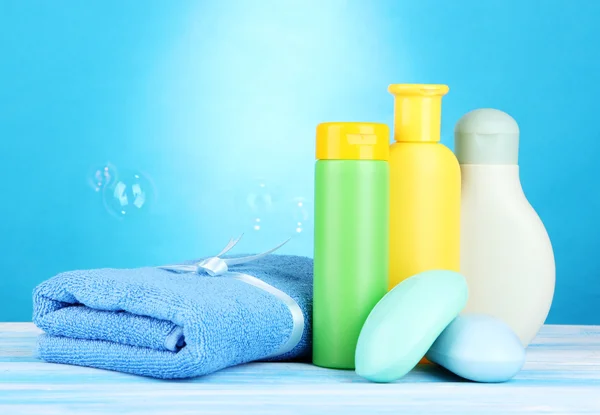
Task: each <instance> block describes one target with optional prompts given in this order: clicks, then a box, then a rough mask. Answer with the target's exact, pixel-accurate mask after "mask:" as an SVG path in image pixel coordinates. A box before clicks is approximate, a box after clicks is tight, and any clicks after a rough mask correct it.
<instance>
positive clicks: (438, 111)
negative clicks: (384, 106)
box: [388, 84, 449, 142]
mask: <svg viewBox="0 0 600 415" xmlns="http://www.w3.org/2000/svg"><path fill="white" fill-rule="evenodd" d="M448 90H449V88H448V86H447V85H429V84H394V85H390V86H389V87H388V91H389V92H390V93H391V94H393V95H394V140H396V141H426V142H437V141H440V126H441V120H442V97H443V96H444V95H446V94H447V93H448Z"/></svg>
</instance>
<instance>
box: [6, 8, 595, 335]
mask: <svg viewBox="0 0 600 415" xmlns="http://www.w3.org/2000/svg"><path fill="white" fill-rule="evenodd" d="M599 17H600V2H597V1H594V0H588V1H585V0H580V1H577V2H573V1H571V0H561V1H558V0H554V1H553V0H545V1H533V0H528V1H523V0H502V1H500V0H499V1H492V0H472V1H467V0H460V1H458V0H457V1H453V2H443V1H441V0H439V1H435V0H429V1H424V0H421V1H413V0H411V1H392V0H390V1H339V0H332V1H329V0H328V1H324V0H320V1H307V0H302V1H300V0H298V1H266V0H260V1H259V0H256V1H231V0H223V1H213V2H199V1H187V2H186V1H174V2H170V1H149V0H145V1H116V0H112V1H108V0H106V1H102V2H80V1H59V0H55V1H52V2H48V1H26V0H0V195H1V203H0V272H1V274H0V321H1V320H5V321H25V320H30V318H31V291H32V289H33V287H34V286H35V285H36V284H37V283H39V282H41V281H42V280H44V279H46V278H49V277H51V276H52V275H54V274H56V273H58V272H60V271H64V270H69V269H77V268H95V267H105V266H111V267H132V266H140V265H160V264H165V263H171V262H174V261H178V260H182V259H188V258H193V257H198V256H202V255H208V254H215V253H217V252H218V251H219V250H220V249H221V247H222V246H223V245H224V244H225V243H226V242H227V240H228V238H229V237H230V236H235V235H237V234H239V233H241V232H242V231H245V232H246V234H245V237H244V240H243V242H242V243H241V246H240V248H239V251H238V252H243V251H256V250H260V249H266V248H269V247H271V246H273V245H275V244H277V243H278V242H280V241H281V240H282V239H283V238H285V237H287V236H289V235H292V234H293V235H295V236H294V238H293V240H292V241H291V242H290V243H289V244H288V245H287V246H286V247H285V248H284V249H283V250H282V252H293V253H298V254H307V255H310V254H311V252H312V221H311V219H312V218H311V216H312V212H311V211H310V209H311V202H312V189H313V188H312V180H313V163H314V128H315V125H316V124H317V123H319V122H323V121H331V120H364V121H378V122H386V123H388V124H391V121H392V97H391V96H390V95H389V94H388V93H387V91H386V89H387V85H388V84H390V83H402V82H424V83H429V82H431V83H447V84H448V85H449V86H450V88H451V90H450V93H449V95H447V97H445V98H444V107H443V126H442V136H443V140H442V141H443V143H445V144H446V145H448V146H450V147H452V129H453V125H454V123H455V122H456V121H457V120H458V118H459V117H460V116H461V115H463V114H464V113H465V112H467V111H469V110H472V109H475V108H479V107H495V108H499V109H502V110H504V111H507V112H509V113H510V114H512V115H513V116H514V117H515V118H516V119H517V121H518V122H519V124H520V127H521V139H522V141H521V153H520V164H521V168H522V170H521V172H522V173H521V174H522V177H521V178H522V183H523V187H524V190H525V192H526V194H527V196H528V198H529V200H530V202H531V203H532V205H533V206H534V207H535V208H536V210H537V211H538V213H539V214H540V216H541V218H542V220H543V221H544V222H545V224H546V226H547V228H548V231H549V233H550V236H551V239H552V241H553V245H554V249H555V255H556V262H557V286H556V295H555V300H554V304H553V307H552V310H551V312H550V316H549V319H548V321H549V322H551V323H582V324H584V323H585V324H591V323H596V324H600V306H599V305H598V304H600V258H599V255H598V247H599V246H600V234H599V230H600V215H599V214H598V212H599V207H600V192H599V191H598V185H597V184H598V180H597V179H598V175H599V173H600V163H598V151H600V133H598V129H597V128H596V125H597V122H596V120H597V117H598V105H597V102H598V95H599V94H600V57H599V54H598V44H600V25H598V21H599ZM106 163H111V164H106ZM105 165H106V166H110V167H109V168H110V171H111V172H113V170H114V169H115V170H116V171H118V173H119V178H121V177H123V180H124V182H125V183H126V184H131V183H130V182H128V180H133V179H132V177H134V176H132V175H133V174H137V175H138V176H140V177H141V179H140V180H142V184H143V187H144V190H145V191H146V195H147V196H148V198H147V201H146V203H145V204H144V205H143V206H142V208H140V209H130V210H128V211H127V214H125V215H119V213H120V212H118V211H117V212H115V211H114V209H112V208H111V206H112V204H111V203H112V202H114V200H113V201H111V200H110V198H111V194H112V193H110V192H107V191H106V189H108V187H107V188H106V189H104V188H102V189H99V191H96V189H94V188H93V186H91V185H90V181H92V182H94V181H95V179H94V172H95V171H96V169H98V168H99V169H102V167H103V166H105ZM132 172H133V173H132ZM261 185H262V186H261ZM150 196H153V197H152V198H151V197H150ZM299 198H300V199H299ZM298 201H301V202H302V203H301V204H302V206H301V207H299V206H298ZM111 213H116V214H114V215H113V214H111ZM118 216H120V219H119V218H118ZM256 218H260V219H261V222H260V229H259V230H257V231H256V230H254V226H256V222H255V220H256ZM298 222H301V223H302V225H301V229H300V230H301V232H297V227H298V225H297V223H298ZM532 294H533V293H532Z"/></svg>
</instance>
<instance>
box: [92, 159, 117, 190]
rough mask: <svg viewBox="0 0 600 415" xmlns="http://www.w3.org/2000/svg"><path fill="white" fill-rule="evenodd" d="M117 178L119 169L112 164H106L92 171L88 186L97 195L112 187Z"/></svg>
mask: <svg viewBox="0 0 600 415" xmlns="http://www.w3.org/2000/svg"><path fill="white" fill-rule="evenodd" d="M116 178H117V168H116V167H115V166H113V165H112V164H111V163H104V164H102V165H100V166H96V167H94V168H92V169H91V170H90V173H89V174H88V184H89V185H90V187H91V188H92V189H93V190H94V191H95V192H97V193H100V191H102V189H104V188H106V187H108V186H110V185H111V184H112V183H113V182H114V181H115V180H116Z"/></svg>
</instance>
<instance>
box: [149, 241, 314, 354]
mask: <svg viewBox="0 0 600 415" xmlns="http://www.w3.org/2000/svg"><path fill="white" fill-rule="evenodd" d="M242 236H243V234H242V235H240V236H239V237H238V238H237V239H235V240H234V239H233V238H232V239H230V240H229V243H228V244H227V246H225V248H223V250H222V251H221V252H219V253H218V254H217V255H216V256H214V257H212V258H207V259H204V260H202V261H200V262H198V263H196V264H190V265H165V266H162V267H159V268H161V269H164V270H167V271H172V272H177V273H196V274H202V273H203V272H206V273H207V274H208V275H210V276H211V277H216V276H227V277H231V278H234V279H237V280H240V281H243V282H245V283H247V284H250V285H253V286H255V287H257V288H260V289H262V290H264V291H266V292H268V293H269V294H272V295H274V296H275V297H277V298H278V299H279V300H281V301H282V302H283V303H284V304H285V305H286V306H287V307H288V309H289V310H290V314H291V315H292V332H291V333H290V336H289V338H288V340H287V341H286V342H285V343H284V344H282V345H281V346H280V347H279V349H277V350H276V351H275V352H274V353H272V354H270V355H269V356H266V357H267V358H269V357H275V356H281V355H282V354H285V353H287V352H289V351H290V350H292V349H293V348H294V347H296V346H297V345H298V343H300V339H302V334H303V333H304V314H302V309H301V308H300V306H299V305H298V303H296V301H294V299H293V298H292V297H290V296H289V295H287V294H286V293H284V292H283V291H281V290H279V289H277V288H275V287H273V286H272V285H270V284H267V283H266V282H264V281H263V280H260V279H258V278H256V277H253V276H252V275H248V274H244V273H241V272H233V271H230V270H229V267H231V266H235V265H241V264H246V263H248V262H251V261H256V260H257V259H261V258H264V257H265V256H267V255H269V254H271V253H273V252H275V251H276V250H278V249H279V248H281V247H282V246H283V245H285V244H286V243H287V242H288V241H289V239H288V240H286V241H284V242H282V243H281V244H279V245H277V246H276V247H275V248H272V249H269V250H268V251H266V252H263V253H262V254H257V255H250V256H246V257H242V258H220V256H221V255H225V254H226V253H227V252H229V251H230V250H231V249H232V248H233V247H234V246H235V245H237V243H238V242H239V241H240V239H242Z"/></svg>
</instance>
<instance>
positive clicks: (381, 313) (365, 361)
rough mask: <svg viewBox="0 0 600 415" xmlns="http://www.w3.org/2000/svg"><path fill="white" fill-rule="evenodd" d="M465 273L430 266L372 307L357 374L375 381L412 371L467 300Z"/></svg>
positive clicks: (359, 348)
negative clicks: (427, 269)
mask: <svg viewBox="0 0 600 415" xmlns="http://www.w3.org/2000/svg"><path fill="white" fill-rule="evenodd" d="M467 292H468V290H467V283H466V282H465V278H464V277H463V276H462V275H460V274H458V273H456V272H452V271H427V272H423V273H421V274H417V275H415V276H413V277H410V278H408V279H406V280H404V281H402V282H401V283H400V284H398V285H396V286H395V287H394V288H393V289H392V290H391V291H390V292H388V293H387V294H386V295H385V296H384V297H383V298H382V299H381V300H380V301H379V302H378V303H377V305H376V306H375V308H373V310H372V311H371V313H370V314H369V317H368V318H367V320H366V321H365V324H364V325H363V327H362V330H361V332H360V336H359V338H358V344H357V345H356V356H355V357H356V359H355V360H356V373H357V374H358V375H360V376H362V377H364V378H366V379H368V380H370V381H373V382H392V381H394V380H397V379H400V378H401V377H402V376H404V375H405V374H407V373H408V372H409V371H410V370H411V369H412V368H413V367H415V365H416V364H417V363H419V360H421V358H422V357H423V356H424V355H425V353H426V352H427V350H428V349H429V348H430V347H431V345H432V343H433V342H434V341H435V339H436V338H437V337H438V336H439V335H440V333H441V332H442V331H443V330H444V328H446V326H447V325H448V324H450V322H451V321H452V320H453V319H454V318H455V317H456V316H457V315H458V313H460V311H461V310H462V309H463V307H464V306H465V304H466V302H467Z"/></svg>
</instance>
